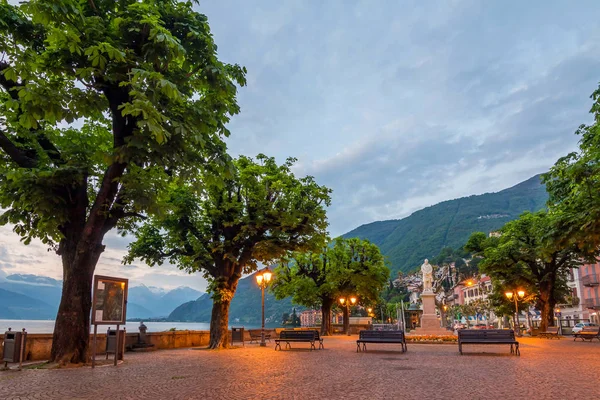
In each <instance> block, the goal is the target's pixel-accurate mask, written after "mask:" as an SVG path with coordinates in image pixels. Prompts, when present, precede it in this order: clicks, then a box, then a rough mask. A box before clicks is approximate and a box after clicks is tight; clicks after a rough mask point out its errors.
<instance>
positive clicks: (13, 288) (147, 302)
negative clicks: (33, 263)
mask: <svg viewBox="0 0 600 400" xmlns="http://www.w3.org/2000/svg"><path fill="white" fill-rule="evenodd" d="M0 290H2V291H3V292H0V293H2V297H1V298H0V318H3V319H54V318H55V317H56V312H57V311H58V305H59V304H60V298H61V294H62V281H59V280H56V279H53V278H49V277H47V276H40V275H31V274H13V275H8V276H7V277H6V278H4V279H0ZM202 294H203V293H202V292H200V291H198V290H195V289H192V288H189V287H185V286H181V287H178V288H176V289H173V290H170V291H167V290H164V289H162V288H156V287H150V288H149V287H146V286H144V285H142V286H134V287H130V288H129V294H128V300H127V318H156V317H166V316H167V315H169V314H170V313H171V311H173V310H174V309H175V308H176V307H177V306H179V305H180V304H182V303H184V302H186V301H190V300H193V299H197V298H198V297H200V296H201V295H202ZM36 301H37V302H36ZM23 302H25V303H23ZM23 304H26V305H27V306H25V307H22V305H23ZM36 304H37V306H36ZM17 311H18V312H17Z"/></svg>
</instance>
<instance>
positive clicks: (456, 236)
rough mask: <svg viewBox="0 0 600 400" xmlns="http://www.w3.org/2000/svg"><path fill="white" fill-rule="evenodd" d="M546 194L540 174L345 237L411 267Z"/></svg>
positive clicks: (394, 264)
mask: <svg viewBox="0 0 600 400" xmlns="http://www.w3.org/2000/svg"><path fill="white" fill-rule="evenodd" d="M547 198H548V195H547V193H546V191H545V188H544V186H543V185H541V184H540V178H539V176H535V177H533V178H531V179H529V180H527V181H525V182H522V183H520V184H518V185H516V186H514V187H512V188H509V189H506V190H503V191H501V192H498V193H487V194H483V195H480V196H469V197H464V198H460V199H456V200H450V201H445V202H442V203H439V204H436V205H434V206H431V207H427V208H424V209H423V210H420V211H417V212H415V213H413V214H412V215H410V216H409V217H407V218H404V219H401V220H392V221H381V222H373V223H371V224H367V225H362V226H360V227H358V228H356V229H354V230H353V231H351V232H348V233H346V234H345V235H344V237H348V238H349V237H358V238H361V239H368V240H370V241H371V242H373V243H375V244H377V245H378V246H379V247H380V249H381V252H382V253H383V254H384V255H385V256H386V257H388V259H389V261H390V264H391V265H390V268H391V270H392V274H395V273H397V272H398V271H402V272H409V271H410V270H412V269H414V268H415V267H417V266H419V265H421V264H422V263H423V260H424V259H425V258H429V259H430V260H431V259H432V258H434V256H436V255H438V254H440V251H441V250H442V249H444V247H451V248H454V249H460V248H461V247H462V245H463V244H464V243H465V242H466V241H467V239H468V238H469V236H470V235H471V233H472V232H475V231H482V232H491V231H495V230H497V229H499V228H501V227H502V226H503V225H504V224H505V223H506V222H508V221H510V220H513V219H516V218H518V217H519V215H520V214H521V213H522V212H523V211H527V210H529V211H537V210H540V209H543V208H544V207H545V202H546V200H547Z"/></svg>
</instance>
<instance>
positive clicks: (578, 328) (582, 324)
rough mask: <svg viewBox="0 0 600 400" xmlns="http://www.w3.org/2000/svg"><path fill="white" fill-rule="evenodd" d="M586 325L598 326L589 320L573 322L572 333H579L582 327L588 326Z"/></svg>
mask: <svg viewBox="0 0 600 400" xmlns="http://www.w3.org/2000/svg"><path fill="white" fill-rule="evenodd" d="M588 326H598V325H596V324H593V323H591V322H579V323H577V324H575V326H574V327H573V330H572V332H573V333H579V332H581V330H582V329H583V328H584V327H588Z"/></svg>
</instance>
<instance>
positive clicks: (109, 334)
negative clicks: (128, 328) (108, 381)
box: [106, 329, 125, 360]
mask: <svg viewBox="0 0 600 400" xmlns="http://www.w3.org/2000/svg"><path fill="white" fill-rule="evenodd" d="M119 345H120V346H119V354H118V355H117V359H119V360H122V359H123V352H124V351H125V330H124V329H120V330H119ZM116 349H117V330H116V329H108V330H107V331H106V358H108V355H109V354H115V351H116Z"/></svg>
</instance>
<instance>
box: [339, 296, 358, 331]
mask: <svg viewBox="0 0 600 400" xmlns="http://www.w3.org/2000/svg"><path fill="white" fill-rule="evenodd" d="M350 303H352V305H355V304H356V297H354V296H350V297H349V298H348V299H346V298H345V297H341V298H340V304H341V305H342V307H344V306H345V307H346V315H344V331H345V333H346V334H347V335H348V336H350Z"/></svg>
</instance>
